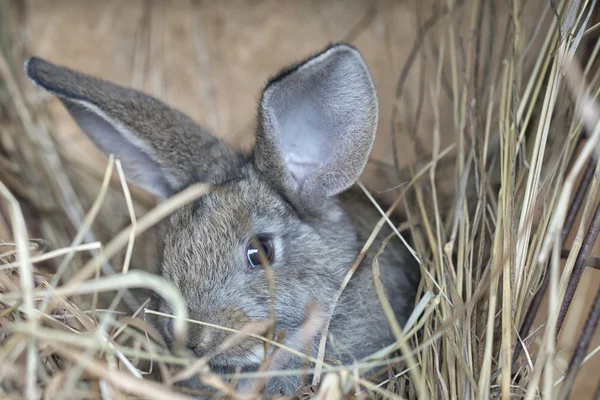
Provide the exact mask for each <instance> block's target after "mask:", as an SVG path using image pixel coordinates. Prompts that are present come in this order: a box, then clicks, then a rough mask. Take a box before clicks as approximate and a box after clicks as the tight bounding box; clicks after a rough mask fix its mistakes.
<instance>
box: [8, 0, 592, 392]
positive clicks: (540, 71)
mask: <svg viewBox="0 0 600 400" xmlns="http://www.w3.org/2000/svg"><path fill="white" fill-rule="evenodd" d="M531 1H533V0H531ZM524 3H525V2H524ZM507 4H508V6H509V7H512V8H511V9H510V11H511V13H509V14H508V20H507V21H506V26H504V27H502V28H504V30H503V31H502V30H501V29H500V28H501V27H499V26H495V25H494V24H492V23H489V20H490V19H491V18H492V17H494V12H495V10H496V8H495V6H494V2H491V3H488V2H484V1H475V2H473V4H472V6H471V7H464V6H462V2H459V3H458V4H456V3H454V2H448V3H447V4H446V5H445V6H444V7H439V8H438V9H436V10H435V12H434V13H433V15H431V16H423V20H422V21H421V24H420V25H419V28H418V31H419V35H418V39H417V41H416V42H415V45H414V47H413V49H414V50H413V51H412V52H411V56H410V57H408V59H409V61H407V63H406V65H405V66H404V67H403V68H402V70H401V71H399V76H400V78H399V80H398V82H397V85H396V95H397V97H398V101H397V102H396V103H395V105H394V112H393V113H392V117H393V120H392V121H391V122H392V123H391V132H390V133H391V134H392V139H393V140H392V143H393V144H394V146H397V142H396V137H397V136H400V135H403V134H405V135H409V136H410V135H412V136H413V137H415V138H416V139H415V140H416V141H418V137H417V136H416V135H415V134H414V132H412V130H413V129H414V130H416V127H417V126H418V125H419V122H418V121H419V119H420V115H421V112H422V109H423V107H429V108H431V110H432V113H433V120H434V129H433V132H430V136H431V140H432V151H431V152H430V154H427V153H426V152H425V150H424V148H425V147H426V146H424V145H422V144H419V143H417V145H415V147H416V148H418V149H421V150H420V151H421V152H422V154H418V159H417V160H416V162H415V163H413V164H412V165H410V166H409V167H407V168H405V169H402V168H401V166H400V165H399V161H398V157H397V155H396V152H394V157H395V158H394V161H395V165H394V166H391V168H390V166H389V165H385V166H384V168H387V169H388V170H390V171H392V175H393V176H394V179H395V180H396V183H402V182H405V184H404V185H403V186H401V187H400V188H399V189H396V190H390V191H389V192H388V195H389V196H390V197H393V198H394V199H395V200H396V201H395V204H394V206H393V207H396V206H398V205H402V206H403V208H404V210H405V212H406V214H407V216H408V221H407V223H406V224H404V225H402V226H400V227H394V229H395V230H396V234H397V235H401V234H404V233H406V231H407V230H410V233H411V236H412V238H413V241H414V249H415V250H416V256H417V257H418V258H419V260H420V261H421V265H422V271H423V274H422V275H423V279H422V282H421V286H420V294H419V299H418V302H417V306H416V307H415V310H414V312H413V315H412V316H411V318H410V319H409V321H408V323H407V324H406V326H402V327H401V326H398V324H397V321H395V320H394V318H393V316H392V315H391V313H389V314H390V321H389V322H390V324H391V326H392V328H393V332H394V334H395V336H396V338H397V341H396V343H395V344H394V345H392V346H390V347H389V348H386V349H382V350H381V351H380V352H378V353H377V354H374V355H372V356H371V357H368V358H367V359H364V360H358V361H357V363H356V364H355V365H352V366H338V365H334V364H332V363H329V362H328V361H327V360H323V358H322V356H321V357H318V358H317V359H313V358H311V357H308V356H306V355H303V354H301V353H300V354H298V355H299V356H302V357H305V358H306V359H307V361H308V362H309V363H310V364H309V365H310V367H309V370H310V371H311V372H313V373H314V377H315V380H314V383H315V384H316V386H315V387H310V386H307V387H305V388H301V389H300V391H299V395H300V396H301V397H307V396H312V395H314V394H315V393H318V395H319V396H320V397H323V398H327V399H333V398H340V397H352V396H358V397H361V398H362V397H367V398H380V397H383V398H411V399H412V398H419V399H428V398H431V399H437V398H440V399H455V398H459V397H460V398H478V399H487V398H503V399H507V398H513V397H514V398H525V399H534V398H544V399H546V398H548V399H549V398H559V399H565V398H567V397H568V396H569V394H570V393H571V390H572V388H573V387H574V384H575V382H576V379H575V378H576V377H577V375H578V373H579V372H580V371H581V369H580V367H581V365H582V364H583V363H585V362H587V361H588V360H591V359H593V357H594V355H595V354H596V353H597V352H598V350H600V347H596V348H592V346H591V345H590V343H592V336H593V334H594V332H595V331H596V330H597V326H598V317H599V315H600V310H599V308H600V295H599V294H598V293H600V291H598V289H595V290H596V292H595V293H596V294H595V297H594V300H593V303H592V305H593V306H592V307H591V308H590V310H589V314H588V315H587V317H586V316H585V315H584V314H583V313H584V312H583V311H582V310H581V307H575V306H571V304H572V303H573V302H580V300H578V298H577V296H576V295H575V289H576V288H577V286H578V284H579V282H580V281H581V277H582V274H583V272H584V270H585V268H587V267H591V268H596V269H597V268H598V264H599V262H598V259H597V258H595V257H594V256H593V249H594V246H595V245H596V244H597V242H598V241H597V237H598V233H599V230H600V204H599V203H598V199H599V194H598V184H599V176H600V171H599V169H600V167H599V166H598V163H597V160H598V157H600V102H599V101H598V94H599V92H600V69H599V68H598V65H599V62H598V60H597V56H598V52H599V49H600V40H598V32H599V30H598V26H600V25H599V24H600V22H599V20H600V18H599V17H600V15H599V13H598V12H597V10H595V8H594V6H595V5H596V2H595V1H592V0H589V1H575V0H571V1H567V0H565V1H561V2H556V3H555V2H550V3H548V4H546V3H544V7H543V10H542V12H541V17H540V22H539V25H538V26H536V27H535V29H530V28H531V27H524V26H523V25H522V19H521V18H522V13H521V6H524V5H522V4H521V2H519V1H512V2H508V3H507ZM153 10H154V8H153ZM23 11H24V10H23V8H22V7H21V3H20V2H3V3H0V18H1V20H0V50H1V52H0V121H1V124H0V194H1V196H2V198H3V201H2V202H0V214H1V215H2V217H3V219H4V220H3V221H4V223H5V225H6V227H7V228H9V229H10V231H11V235H10V237H11V239H10V241H8V240H7V241H4V242H0V263H1V264H0V327H1V329H0V382H2V383H1V384H0V396H1V397H3V398H17V397H23V396H25V397H27V398H32V399H33V398H39V397H43V398H47V399H51V398H124V397H125V396H132V395H133V396H140V397H144V398H156V399H161V398H176V399H177V398H188V395H190V394H199V393H192V392H190V391H189V390H187V389H183V388H179V387H177V386H174V384H175V383H176V382H177V381H179V380H182V379H184V378H186V377H190V376H193V375H195V374H199V376H200V377H201V380H202V381H203V382H204V383H205V384H206V385H208V386H212V387H214V388H216V389H218V390H220V391H221V392H223V393H226V394H228V395H230V396H232V397H236V398H253V396H252V395H248V394H242V393H235V392H234V391H233V389H232V386H231V385H230V384H229V383H228V380H229V379H234V380H235V379H239V378H240V377H253V378H256V379H264V378H266V377H268V376H271V375H274V374H279V375H283V374H293V373H298V372H306V370H303V371H262V370H260V371H258V372H252V373H238V374H232V375H226V374H216V373H212V372H210V371H209V370H208V368H207V362H208V358H207V357H204V358H201V359H192V358H189V357H188V356H185V355H180V354H178V353H177V351H176V350H177V349H175V350H172V351H170V350H168V349H167V348H166V346H165V344H164V342H163V340H162V338H161V337H160V334H159V333H158V332H157V331H156V330H155V329H154V328H153V327H152V326H151V324H149V323H148V322H146V318H151V317H152V316H155V315H158V314H160V313H158V311H156V310H153V309H151V306H150V305H149V304H148V300H147V299H148V298H149V296H148V294H147V293H146V292H144V291H139V290H136V289H139V288H145V289H149V290H152V291H155V292H157V293H158V294H159V295H161V296H163V297H165V298H167V299H168V300H169V301H170V302H171V303H172V304H173V309H174V310H177V311H178V313H177V316H176V317H177V318H176V331H177V332H178V333H179V336H178V337H179V339H180V340H183V338H184V331H185V328H186V325H187V324H190V323H196V324H205V325H206V323H205V322H202V321H192V320H188V319H187V315H186V311H185V309H186V308H185V303H184V301H183V299H182V298H181V296H180V295H179V294H178V292H177V291H176V290H175V289H174V288H173V287H171V286H170V285H168V284H167V283H166V282H164V281H162V280H161V279H160V278H159V277H157V276H155V275H153V274H151V273H150V272H153V270H152V268H149V271H146V272H145V271H139V270H131V271H130V266H132V267H133V266H142V265H152V260H153V259H154V257H155V256H154V255H153V254H152V253H151V252H149V250H150V249H152V248H153V247H154V246H153V243H154V240H155V238H154V237H153V235H152V234H148V235H143V233H144V232H145V231H149V230H151V228H152V227H153V226H154V225H155V224H156V223H157V222H159V221H160V220H161V219H162V218H164V217H166V216H167V215H168V214H169V213H170V212H172V211H173V210H174V209H176V208H177V207H180V206H181V205H182V204H185V203H186V202H189V201H191V200H193V199H195V198H197V197H199V196H202V195H203V194H205V193H206V192H207V191H208V190H210V188H207V187H204V186H202V185H198V186H194V187H191V188H190V189H188V190H186V191H184V192H182V193H180V194H179V195H178V196H176V197H174V198H172V199H170V200H169V201H168V202H165V203H163V204H161V205H159V206H156V207H154V203H153V201H152V199H149V198H148V196H147V195H145V194H144V193H143V192H141V191H139V190H137V189H135V188H133V187H129V186H128V185H127V183H126V182H125V179H124V176H123V174H122V171H121V169H120V165H119V163H118V160H113V159H112V158H111V159H110V160H109V163H108V166H107V168H106V170H105V171H104V173H99V172H98V171H97V170H94V169H90V168H86V164H85V163H82V162H81V160H78V159H77V158H75V157H74V156H73V154H70V153H69V152H68V151H65V150H64V149H63V148H61V146H60V144H59V142H58V141H57V140H56V137H57V132H56V127H55V126H54V124H53V121H52V119H51V118H50V117H49V113H48V110H47V109H46V107H45V105H44V103H43V102H42V101H40V100H39V98H37V97H36V98H35V99H34V98H30V97H29V96H28V95H27V93H28V92H29V91H30V90H29V89H28V87H27V86H26V85H27V83H26V82H24V81H23V77H22V74H21V72H20V71H21V65H22V60H23V59H24V58H25V56H26V55H27V53H28V49H29V48H30V47H31V45H30V44H29V43H28V40H29V39H28V36H27V30H26V29H25V26H26V22H25V21H26V19H25V18H24V14H23ZM151 14H152V15H151V17H152V18H150V17H149V18H147V19H148V20H155V19H156V18H158V17H157V15H155V13H154V12H153V13H151ZM376 14H377V9H376V8H369V10H368V13H367V14H366V16H365V17H364V18H363V19H361V20H360V21H359V23H358V24H357V25H356V26H354V27H353V28H352V29H351V31H350V32H349V33H348V35H347V36H348V37H349V38H350V40H352V38H355V37H357V36H358V35H359V34H360V31H361V30H362V29H365V26H367V25H369V24H371V23H372V22H373V19H374V18H375V16H376ZM426 17H427V18H426ZM484 21H487V22H486V23H484ZM154 22H155V23H154V24H151V25H152V26H155V25H156V23H157V22H156V21H154ZM148 23H150V22H148ZM465 26H466V27H467V29H464V27H465ZM526 28H527V29H526ZM148 29H150V28H148ZM435 29H437V30H438V31H439V32H441V33H442V34H441V35H438V36H433V35H431V34H430V32H431V31H434V30H435ZM501 31H502V32H504V36H503V37H502V40H500V41H499V40H497V38H498V37H500V36H501V35H499V34H498V32H501ZM465 32H467V33H465ZM151 36H152V35H151ZM150 42H151V43H150V44H149V47H150V49H149V50H148V51H149V52H150V53H153V54H154V53H156V52H157V51H158V50H157V48H160V47H157V43H156V41H152V40H150ZM498 43H501V44H502V45H501V46H492V44H496V45H497V44H498ZM492 53H493V54H496V53H499V55H500V57H501V58H500V59H501V60H502V62H501V63H497V65H493V62H492V60H493V59H494V55H493V54H492ZM136 57H137V56H136ZM138 58H139V57H138ZM415 60H420V62H421V63H424V64H423V65H425V64H428V65H429V68H433V71H430V72H429V75H428V76H427V79H425V76H422V77H421V79H420V88H421V93H420V95H419V99H417V102H416V104H417V107H416V109H414V110H413V113H414V118H412V121H411V122H410V123H406V124H404V125H403V124H401V123H399V121H397V118H399V117H398V115H399V114H400V107H401V104H402V100H403V88H404V85H405V83H406V80H407V79H408V78H407V74H408V72H407V71H408V70H410V68H411V67H412V64H413V63H414V62H416V61H415ZM426 60H429V61H428V63H427V62H426ZM432 60H433V61H432ZM138 61H139V60H138ZM200 61H201V62H200V63H201V64H202V65H205V64H206V60H200ZM432 66H433V67H432ZM422 69H423V70H424V67H423V68H422ZM138 75H139V74H138ZM138 75H136V76H138ZM157 76H159V75H154V76H153V78H156V77H157ZM138 78H139V76H138ZM153 85H154V86H155V87H156V88H159V89H160V90H161V91H162V90H163V87H162V82H161V81H160V79H159V78H156V79H153ZM157 90H158V89H157ZM446 95H447V96H449V98H450V99H451V102H450V103H451V107H452V118H451V121H452V125H447V124H445V122H444V120H443V118H442V113H443V111H444V110H442V109H441V108H442V107H443V102H442V98H443V97H444V96H446ZM206 107H209V108H210V104H206ZM212 124H216V122H214V121H213V122H212ZM448 136H451V137H452V138H453V140H452V142H453V143H452V144H451V145H450V146H449V147H445V148H443V147H442V143H443V139H444V137H448ZM115 170H116V171H115ZM447 186H450V187H451V190H447V188H446V187H447ZM362 187H363V188H364V186H362ZM364 190H365V193H367V194H368V193H369V192H368V190H367V189H366V188H364ZM449 193H450V194H449ZM374 206H375V207H377V208H378V209H379V211H380V212H381V213H382V219H381V220H380V221H379V223H378V224H377V225H376V227H375V228H374V234H376V233H377V232H378V230H379V229H381V227H382V226H384V225H385V224H386V223H388V222H389V220H388V219H387V217H389V213H388V214H386V211H385V210H384V208H382V207H381V206H380V205H377V204H375V205H374ZM85 210H88V211H87V212H86V211H85ZM140 215H142V217H139V216H140ZM396 228H397V229H396ZM573 236H574V237H573ZM7 237H8V236H7ZM571 238H572V239H571ZM570 239H571V240H570ZM370 245H371V241H369V242H367V243H366V244H365V247H364V249H363V251H362V252H361V255H364V252H365V251H366V250H367V249H368V248H369V247H370ZM381 251H383V249H381ZM359 257H360V256H359ZM359 261H360V258H359V260H357V262H356V263H355V264H354V266H353V269H351V271H350V273H349V275H348V277H350V275H351V273H352V271H353V270H354V269H355V268H356V267H358V263H359ZM373 271H374V276H375V277H377V276H378V264H377V262H375V263H374V264H373ZM592 289H594V288H593V287H592ZM115 291H116V292H117V293H118V295H117V296H116V298H115V296H114V295H109V296H103V295H102V294H103V293H106V292H113V293H114V292H115ZM591 292H593V290H592V291H591ZM378 293H379V294H380V295H381V296H380V298H381V301H382V306H383V307H384V309H385V308H386V304H387V303H386V301H387V299H386V298H385V296H384V295H383V293H382V292H381V291H379V292H378ZM121 299H122V300H123V301H122V302H121V301H120V300H121ZM544 301H546V302H547V304H546V305H543V303H544ZM573 304H577V305H579V304H581V303H573ZM540 315H542V316H543V321H542V322H541V323H540V322H539V318H540ZM536 316H537V318H538V320H536ZM577 318H578V319H580V320H582V319H585V321H586V322H585V323H584V325H583V327H582V329H581V331H580V332H574V331H573V330H572V329H571V332H570V333H571V336H570V337H567V338H563V339H562V341H561V340H559V341H557V338H558V337H559V334H560V332H561V328H563V327H564V326H565V321H573V320H575V319H577ZM213 327H214V328H217V329H223V330H227V331H229V332H231V334H232V337H231V339H230V341H227V342H225V343H223V344H222V345H221V346H220V348H218V349H215V350H214V352H219V351H223V350H224V349H226V348H227V346H229V345H230V343H233V341H234V340H235V339H236V338H237V337H238V335H249V336H253V337H255V338H261V339H263V340H264V341H265V342H266V343H268V344H270V345H273V346H275V347H279V348H280V350H281V351H292V352H294V350H293V349H289V348H286V347H285V346H283V345H281V344H279V343H278V342H277V341H276V339H271V338H269V337H263V335H264V333H265V331H266V329H265V327H264V326H262V325H260V324H254V325H249V326H248V327H247V328H245V329H243V330H242V331H235V330H231V329H228V328H226V327H218V326H213ZM563 330H564V329H563ZM569 341H570V342H571V343H576V344H577V346H576V347H575V348H574V349H573V350H574V351H573V352H572V354H569V353H566V354H565V351H564V349H563V348H562V346H563V345H564V343H568V342H569ZM567 359H568V360H569V361H568V363H567V362H565V360H567ZM561 361H562V362H563V363H564V364H565V365H564V367H565V368H564V372H557V371H558V370H559V367H560V363H561ZM373 368H379V369H380V370H382V371H383V373H382V374H379V375H377V376H367V375H366V373H367V371H370V370H372V369H373ZM142 381H143V383H142ZM598 390H600V387H599V388H598ZM597 396H598V394H597Z"/></svg>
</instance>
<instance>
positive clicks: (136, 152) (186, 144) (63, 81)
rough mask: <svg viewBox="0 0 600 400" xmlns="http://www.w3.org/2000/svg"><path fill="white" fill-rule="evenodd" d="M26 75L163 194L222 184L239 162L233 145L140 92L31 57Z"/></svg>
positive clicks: (134, 176) (141, 181)
mask: <svg viewBox="0 0 600 400" xmlns="http://www.w3.org/2000/svg"><path fill="white" fill-rule="evenodd" d="M25 74H26V75H27V77H28V78H29V79H30V80H31V81H32V82H33V83H34V84H35V85H36V86H39V87H41V88H43V89H45V90H47V91H48V92H50V93H52V94H53V95H55V96H57V97H58V98H59V99H60V100H61V101H62V102H63V104H64V105H65V107H66V108H67V110H68V111H69V113H70V114H71V116H72V117H73V119H74V120H75V121H76V122H77V123H78V124H79V126H80V127H81V128H82V129H83V130H84V131H85V132H86V133H87V134H88V136H89V137H90V138H91V139H92V141H93V142H94V143H95V144H96V146H98V147H99V148H100V150H102V151H103V152H104V153H105V154H107V155H108V154H110V153H112V154H114V155H115V156H116V157H117V158H119V159H120V160H121V162H122V164H123V168H124V170H125V174H126V176H127V177H128V178H129V179H131V180H132V181H133V182H134V183H136V184H137V185H139V186H140V187H142V188H144V189H146V190H147V191H149V192H151V193H153V194H155V195H158V196H160V197H163V198H164V197H168V196H170V195H172V194H174V193H176V192H178V191H180V190H182V189H183V188H185V187H186V186H188V185H190V184H192V183H196V182H206V183H218V182H219V180H221V179H223V178H224V177H226V176H227V175H228V173H229V172H230V171H231V170H232V169H234V168H235V167H236V164H238V163H239V162H241V156H240V155H237V154H236V153H235V152H234V151H233V150H232V149H231V148H230V147H229V146H227V145H226V144H224V143H223V142H222V141H220V140H218V139H217V138H215V137H213V136H211V135H209V134H208V133H207V132H205V131H203V130H202V129H201V128H200V127H199V126H198V125H196V124H195V123H194V122H193V121H192V120H191V119H190V118H189V117H187V116H186V115H184V114H182V113H181V112H179V111H177V110H175V109H173V108H171V107H169V106H167V105H166V104H164V103H162V102H161V101H159V100H157V99H155V98H153V97H151V96H148V95H146V94H143V93H141V92H139V91H136V90H133V89H128V88H125V87H121V86H118V85H115V84H113V83H110V82H107V81H104V80H101V79H97V78H94V77H91V76H88V75H84V74H82V73H79V72H76V71H73V70H70V69H68V68H65V67H60V66H57V65H54V64H52V63H49V62H47V61H44V60H41V59H39V58H35V57H34V58H31V59H29V60H27V61H26V62H25Z"/></svg>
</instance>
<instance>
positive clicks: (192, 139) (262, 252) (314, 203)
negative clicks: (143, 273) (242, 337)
mask: <svg viewBox="0 0 600 400" xmlns="http://www.w3.org/2000/svg"><path fill="white" fill-rule="evenodd" d="M25 72H26V75H27V76H28V77H29V79H30V80H31V81H32V82H33V83H34V84H35V85H37V86H39V87H41V88H43V89H45V90H47V91H49V92H50V93H52V94H53V95H55V96H57V97H58V98H59V99H60V100H61V101H62V102H63V103H64V105H65V107H66V108H67V110H68V111H69V113H70V114H71V116H72V117H73V118H74V120H75V121H76V122H77V123H78V124H79V126H80V127H81V128H82V130H83V131H85V132H86V133H87V134H88V136H89V137H90V138H91V139H92V141H93V142H94V143H95V144H96V145H97V147H98V148H99V149H101V150H102V151H103V152H104V153H106V154H110V153H113V154H114V155H115V156H116V157H117V158H119V159H120V160H121V162H122V164H123V167H124V169H125V172H126V175H127V177H128V179H130V180H131V181H132V182H134V183H135V184H136V185H138V186H140V187H142V188H144V189H146V190H147V191H149V192H151V193H154V194H155V195H157V196H159V197H161V198H168V197H169V196H171V195H173V194H174V193H177V192H178V191H181V190H182V189H184V188H186V187H187V186H189V185H191V184H194V183H196V182H205V183H211V184H214V185H215V186H216V187H217V189H216V190H215V191H213V192H211V193H209V194H208V195H206V196H204V197H202V198H201V199H199V200H197V201H194V202H192V203H190V204H188V205H187V206H184V207H182V208H181V209H179V210H177V211H176V212H174V213H173V214H172V215H171V216H170V218H169V219H168V220H167V221H165V226H164V227H163V228H164V230H163V231H162V232H163V234H162V239H163V240H162V242H163V251H162V261H161V274H162V276H164V278H166V279H167V280H169V281H171V282H172V283H174V284H175V285H176V286H177V287H178V288H179V290H180V291H181V292H182V294H183V296H184V297H185V299H186V300H187V302H188V307H189V313H190V317H191V318H193V319H197V320H200V321H204V322H207V323H210V324H214V325H221V326H224V327H228V328H233V329H239V328H241V327H242V326H244V325H245V324H246V323H248V322H251V321H261V320H269V318H270V315H271V305H272V304H273V303H272V300H273V301H274V315H275V321H276V330H277V331H281V330H285V331H286V343H287V344H288V345H289V346H292V347H296V348H302V346H303V343H302V342H303V337H302V336H303V335H304V334H305V332H304V331H303V330H302V329H303V327H305V321H306V320H307V309H309V308H310V307H311V305H313V304H317V305H320V308H319V307H317V309H320V310H321V312H322V314H323V315H322V316H323V317H324V315H325V313H326V311H328V307H329V306H330V304H331V300H332V298H333V296H334V294H335V293H336V291H337V290H338V289H339V287H340V284H341V282H342V281H343V279H344V277H345V274H346V273H347V271H348V269H349V268H350V266H351V265H352V263H353V261H354V260H355V258H356V256H357V254H358V251H359V250H360V247H361V246H362V242H360V241H359V235H358V233H357V232H356V228H355V227H354V224H353V222H352V218H351V215H350V214H351V213H349V212H348V211H347V210H346V209H344V207H342V206H341V204H340V201H339V199H338V196H337V195H339V194H340V193H342V192H344V191H345V190H346V189H348V188H349V187H350V186H352V185H353V184H354V183H355V181H356V180H357V179H358V177H359V175H360V174H361V172H362V171H363V169H364V167H365V164H366V162H367V159H368V155H369V153H370V151H371V148H372V145H373V141H374V138H375V131H376V128H377V117H378V104H377V95H376V91H375V87H374V84H373V81H372V79H371V76H370V74H369V71H368V69H367V67H366V65H365V62H364V61H363V59H362V57H361V55H360V54H359V52H358V51H357V50H356V49H355V48H353V47H351V46H349V45H345V44H336V45H332V46H330V47H328V48H326V49H325V50H323V51H322V52H320V53H319V54H317V55H315V56H313V57H310V58H309V59H307V60H305V61H303V62H301V63H299V64H298V65H295V66H293V67H290V68H288V69H285V70H284V71H282V72H281V73H280V74H279V75H277V76H276V77H275V78H273V79H271V80H270V81H269V82H268V84H267V85H266V87H265V89H264V91H263V93H262V96H261V98H260V102H259V106H258V124H257V130H256V144H255V146H254V148H253V150H252V152H250V154H240V153H237V152H235V151H234V150H232V149H231V148H230V147H229V146H228V145H227V144H226V143H224V142H223V141H221V140H219V139H217V138H215V137H213V136H211V135H210V134H208V133H207V132H206V131H204V130H203V129H201V128H200V127H199V126H197V125H196V124H195V123H194V122H193V121H192V120H191V119H190V118H189V117H187V116H185V115H183V114H182V113H180V112H178V111H177V110H174V109H172V108H170V107H169V106H167V105H165V104H164V103H162V102H161V101H159V100H157V99H154V98H152V97H150V96H148V95H145V94H143V93H140V92H138V91H135V90H132V89H128V88H124V87H120V86H117V85H115V84H113V83H110V82H106V81H103V80H100V79H96V78H93V77H90V76H87V75H84V74H82V73H79V72H75V71H72V70H70V69H67V68H64V67H60V66H56V65H54V64H52V63H49V62H47V61H43V60H41V59H39V58H32V59H30V60H28V61H27V62H26V65H25ZM267 262H268V264H270V267H269V268H265V263H267ZM271 274H272V279H270V278H269V276H270V275H271ZM271 285H272V286H271ZM271 287H272V289H271ZM161 307H162V308H163V310H164V311H168V309H167V305H162V306H161ZM322 320H323V319H318V318H317V321H321V322H322ZM164 333H165V336H166V338H167V339H169V338H170V336H171V332H170V329H169V324H168V323H165V324H164ZM228 335H230V333H229V332H225V331H222V330H219V329H215V328H212V327H208V326H201V325H197V324H193V325H191V326H190V333H189V343H188V347H189V348H190V349H192V350H193V351H194V352H195V353H196V354H198V355H203V354H206V352H208V351H210V350H211V349H214V348H215V346H217V345H218V344H219V343H220V342H222V341H223V340H224V338H225V337H227V336H228ZM261 351H262V346H260V342H258V341H252V340H250V339H249V340H248V341H243V342H240V343H238V344H237V345H235V346H232V347H230V348H229V349H228V350H227V351H226V352H224V353H222V354H219V355H217V356H216V357H215V358H214V359H213V360H212V361H213V363H214V364H215V365H217V366H218V365H238V366H246V367H249V366H253V365H256V364H257V363H258V362H259V361H260V358H261V357H262V355H261V353H260V352H261Z"/></svg>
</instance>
